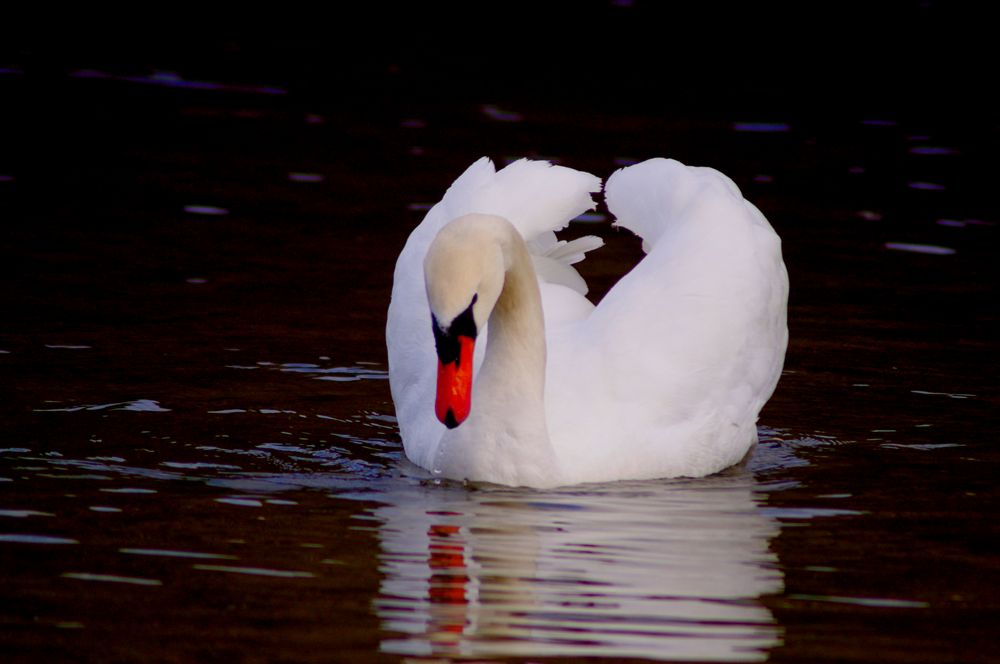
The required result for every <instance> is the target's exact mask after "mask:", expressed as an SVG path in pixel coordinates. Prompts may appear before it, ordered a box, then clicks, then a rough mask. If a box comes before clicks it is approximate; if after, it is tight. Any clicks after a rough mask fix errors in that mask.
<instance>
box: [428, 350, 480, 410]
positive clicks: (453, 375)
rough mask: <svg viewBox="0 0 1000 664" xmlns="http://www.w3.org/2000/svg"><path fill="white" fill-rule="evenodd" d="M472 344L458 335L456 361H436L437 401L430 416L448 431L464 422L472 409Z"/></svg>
mask: <svg viewBox="0 0 1000 664" xmlns="http://www.w3.org/2000/svg"><path fill="white" fill-rule="evenodd" d="M475 349H476V340H475V339H474V338H472V337H468V336H465V335H462V334H460V335H458V357H457V358H456V359H455V361H454V362H448V363H447V364H445V363H443V362H441V361H440V360H438V380H437V400H436V401H435V403H434V413H435V414H436V415H437V418H438V419H439V420H441V423H442V424H444V425H445V426H446V427H448V428H449V429H454V428H455V427H457V426H458V425H459V424H461V423H462V422H464V421H465V418H467V417H468V416H469V410H470V409H471V408H472V359H473V354H474V351H475Z"/></svg>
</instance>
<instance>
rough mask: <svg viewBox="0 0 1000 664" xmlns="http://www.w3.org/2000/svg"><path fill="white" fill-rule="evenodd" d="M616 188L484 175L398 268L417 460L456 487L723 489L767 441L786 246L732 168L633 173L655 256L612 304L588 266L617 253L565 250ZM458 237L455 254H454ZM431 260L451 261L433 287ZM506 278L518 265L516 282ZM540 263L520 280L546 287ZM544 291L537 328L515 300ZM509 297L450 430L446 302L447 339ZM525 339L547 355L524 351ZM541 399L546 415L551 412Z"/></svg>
mask: <svg viewBox="0 0 1000 664" xmlns="http://www.w3.org/2000/svg"><path fill="white" fill-rule="evenodd" d="M599 189H600V181H599V180H598V179H597V178H596V177H594V176H592V175H589V174H586V173H581V172H579V171H574V170H572V169H568V168H564V167H559V166H551V165H549V164H548V163H546V162H539V161H528V160H521V161H518V162H515V163H513V164H511V165H509V166H507V167H506V168H504V169H502V170H500V171H495V169H494V167H493V164H492V163H491V162H490V161H489V160H488V159H485V158H484V159H480V160H479V161H477V162H476V163H474V164H473V165H472V166H470V167H469V168H468V169H467V170H466V171H465V173H463V174H462V175H461V176H460V177H459V178H458V179H457V180H456V181H455V182H454V183H453V184H452V186H451V187H450V188H449V189H448V191H447V192H446V194H445V196H444V198H443V199H442V200H441V202H440V203H438V204H437V205H435V206H434V208H432V209H431V210H430V212H428V214H427V216H426V218H425V219H424V221H423V222H422V223H421V224H420V225H419V226H418V227H417V228H416V229H415V230H414V231H413V233H412V234H411V236H410V238H409V240H408V241H407V243H406V246H405V247H404V249H403V251H402V253H401V254H400V256H399V259H398V261H397V263H396V269H395V273H394V282H393V291H392V301H391V303H390V306H389V315H388V324H387V327H386V339H387V345H388V351H389V378H390V385H391V389H392V397H393V401H394V402H395V404H396V414H397V418H398V420H399V426H400V433H401V435H402V438H403V444H404V448H405V450H406V455H407V456H408V457H409V458H410V459H411V460H412V461H413V462H414V463H416V464H418V465H420V466H423V467H424V468H427V469H429V470H431V471H434V472H437V473H439V474H440V475H443V476H445V477H451V478H454V479H469V480H477V481H490V482H498V483H502V484H510V485H527V486H536V487H544V486H555V485H561V484H571V483H578V482H595V481H611V480H620V479H648V478H657V477H679V476H702V475H707V474H710V473H713V472H717V471H719V470H722V469H724V468H726V467H728V466H730V465H733V464H735V463H737V462H739V461H740V460H741V459H742V458H743V457H744V456H746V454H747V453H748V451H750V449H751V448H752V446H753V445H754V444H755V442H756V440H757V435H756V420H757V415H758V413H759V412H760V409H761V408H762V407H763V405H764V403H765V402H766V401H767V399H768V398H769V397H770V395H771V393H772V392H773V390H774V387H775V385H776V383H777V381H778V378H779V376H780V373H781V367H782V364H783V361H784V354H785V346H786V343H787V328H786V323H785V318H786V308H787V298H788V278H787V275H786V272H785V267H784V264H783V262H782V259H781V242H780V239H779V238H778V236H777V235H776V234H775V233H774V231H773V230H772V229H771V227H770V225H769V224H768V223H767V220H766V219H765V218H764V216H763V215H762V214H761V213H760V212H759V211H758V210H757V208H755V207H754V206H753V205H752V204H751V203H749V202H747V201H745V200H744V199H743V197H742V195H741V194H740V192H739V189H738V188H737V187H736V185H735V184H734V183H733V182H732V181H731V180H730V179H729V178H727V177H726V176H724V175H722V174H721V173H719V172H717V171H714V170H712V169H709V168H693V167H688V166H684V165H683V164H680V163H679V162H677V161H674V160H667V159H652V160H649V161H646V162H643V163H640V164H637V165H635V166H631V167H628V168H625V169H621V170H619V171H618V172H616V173H615V174H614V175H612V176H611V177H610V178H609V179H608V182H607V185H606V187H605V196H606V200H607V204H608V208H609V210H610V211H611V212H612V214H613V215H614V216H615V217H616V218H617V223H618V225H620V226H623V227H625V228H628V229H629V230H631V231H633V232H635V233H636V234H638V235H640V236H641V237H642V238H643V241H644V242H643V244H644V249H645V250H646V251H647V255H646V256H645V257H644V258H643V259H642V260H641V261H640V262H639V263H638V264H637V265H636V266H635V267H634V268H633V269H632V270H631V271H630V272H629V273H628V274H626V275H625V276H624V277H622V278H621V280H620V281H619V282H618V283H617V284H615V286H614V287H613V288H612V289H611V290H610V291H609V292H608V293H607V295H606V296H605V297H604V299H602V300H601V302H600V304H599V305H598V306H597V307H594V306H593V305H592V304H591V303H590V302H589V301H588V300H587V299H586V298H585V297H584V294H585V292H586V285H585V284H584V282H583V279H582V278H581V277H580V276H579V274H577V273H576V271H575V270H574V269H573V268H572V267H570V264H571V263H575V262H577V261H579V260H581V259H582V258H583V254H584V253H585V252H586V251H589V250H591V249H595V248H597V247H599V246H600V245H601V242H600V240H599V239H597V238H581V239H579V240H575V241H573V242H571V243H564V242H559V241H557V240H556V239H555V236H554V234H553V231H555V230H558V229H560V228H562V227H564V226H565V225H566V224H567V223H568V222H569V221H570V220H571V219H572V218H573V217H575V216H577V215H578V214H580V213H581V212H583V211H585V210H588V209H592V208H593V207H594V203H593V201H592V199H591V194H592V193H596V192H597V191H599ZM468 215H473V217H468ZM487 215H488V216H487ZM461 217H465V219H463V220H462V221H460V222H456V223H449V222H452V221H453V220H455V219H458V218H461ZM496 217H500V218H502V219H506V220H508V221H509V222H510V224H509V225H507V224H505V223H504V222H502V220H497V219H496ZM511 225H512V227H513V228H512V229H511V228H510V226H511ZM446 226H447V227H449V230H448V231H446V232H445V233H442V237H447V240H439V241H438V242H436V243H434V240H435V238H436V236H437V235H438V234H439V232H441V230H442V229H443V228H445V227H446ZM513 229H516V232H514V230H513ZM518 234H519V236H520V237H521V238H523V239H524V240H525V241H526V243H527V245H526V246H527V249H528V251H530V252H531V254H532V256H531V260H530V261H526V262H525V261H518V260H517V258H516V256H517V255H519V254H518V251H519V250H513V249H509V247H512V246H513V245H514V244H517V243H519V242H520V240H518V239H515V238H513V237H508V235H515V236H516V235H518ZM432 243H434V245H435V246H434V247H433V248H432ZM463 243H465V244H463ZM466 244H467V245H468V246H467V247H466ZM429 251H430V252H431V254H432V257H431V258H430V259H428V252H429ZM498 251H500V254H497V253H496V252H498ZM495 255H502V256H503V259H502V260H500V261H499V262H497V261H494V260H493V257H494V256H495ZM425 259H427V260H428V265H429V266H431V265H432V264H433V267H428V274H429V275H431V276H430V277H429V281H428V282H425V272H424V262H425ZM494 263H497V264H502V266H501V267H500V268H498V269H499V270H500V273H499V274H493V271H494V268H493V267H492V265H493V264H494ZM514 265H518V266H520V267H516V268H513V267H512V266H514ZM525 265H531V266H533V268H534V278H532V279H529V280H518V279H515V278H512V273H511V272H510V270H511V269H517V270H518V272H519V273H525V274H528V275H529V276H530V274H531V268H528V267H524V266H525ZM452 267H453V268H454V269H453V270H452V269H451V268H452ZM503 270H508V271H507V272H506V273H503V272H502V271H503ZM536 279H537V283H538V290H539V292H540V295H541V299H540V303H541V316H538V318H539V320H538V321H537V324H536V323H535V322H532V317H533V314H532V310H533V308H532V305H531V304H530V302H531V301H532V298H533V297H534V298H536V299H537V296H532V295H531V292H530V291H531V289H530V288H524V287H523V285H522V286H515V285H514V284H524V283H526V282H531V283H534V282H535V280H536ZM494 280H498V281H497V283H498V284H499V285H498V287H497V288H498V289H499V290H501V291H503V292H502V293H501V296H500V297H501V300H502V301H503V302H505V303H507V304H505V305H504V306H501V307H497V308H496V309H495V310H494V309H493V306H494V304H495V302H496V295H493V296H492V300H493V301H490V302H477V303H476V305H475V307H474V311H473V313H474V314H475V315H476V323H477V324H478V327H479V336H478V339H477V342H476V361H475V376H476V378H475V382H474V384H473V387H472V405H471V414H470V415H469V419H468V420H467V421H465V422H463V423H461V424H460V425H459V426H458V427H457V428H454V429H447V428H446V427H445V425H443V424H441V422H439V421H438V419H437V418H436V417H435V408H434V404H435V382H436V371H435V369H436V366H437V358H436V357H435V340H434V336H433V334H432V331H431V309H430V305H429V301H428V297H429V296H430V298H431V301H433V302H435V303H437V306H438V308H439V309H440V310H439V311H435V312H434V313H435V316H436V318H437V320H438V322H439V323H440V324H442V325H445V326H446V325H447V324H448V323H450V321H451V320H452V319H453V318H454V317H455V316H456V315H458V314H459V313H460V311H459V309H460V307H461V306H463V305H456V306H455V307H451V306H450V305H449V304H445V303H451V302H455V303H464V304H469V302H474V301H475V300H473V299H472V296H473V295H478V294H480V291H481V294H483V295H484V297H489V293H490V292H491V291H490V286H489V285H490V284H492V283H493V281H494ZM477 289H480V290H477ZM515 291H517V292H515ZM522 291H523V292H522ZM521 301H524V302H525V305H524V306H523V307H522V306H520V304H518V306H508V305H509V304H510V303H512V302H517V303H520V302H521ZM469 308H470V309H473V307H472V306H471V305H470V306H469ZM535 308H536V309H537V305H535ZM501 310H503V312H502V313H501ZM501 315H502V316H506V317H507V318H506V319H504V320H500V319H499V318H497V317H498V316H501ZM542 316H544V325H542V321H541V317H542ZM487 319H488V320H489V321H490V323H489V324H487V322H486V321H487ZM491 325H492V326H496V325H500V326H501V327H497V328H496V332H499V331H500V330H501V328H503V329H507V330H511V332H509V333H505V337H506V338H505V341H504V342H503V343H501V342H500V341H499V337H498V340H497V343H496V344H495V346H496V348H495V349H493V351H492V352H491V357H489V358H487V360H486V361H487V366H485V367H484V366H482V365H483V362H484V357H485V353H484V349H485V348H486V347H488V346H489V339H488V336H489V335H488V334H487V332H488V328H489V327H490V326H491ZM522 330H527V331H528V332H524V333H523V334H525V335H530V336H536V337H539V338H538V339H534V340H532V339H517V338H515V337H516V335H517V334H521V332H520V331H522ZM542 339H544V344H542V343H541V341H542ZM522 342H523V343H522ZM528 346H531V347H535V346H540V348H541V354H540V355H539V354H538V353H537V352H534V351H532V350H530V349H525V348H526V347H528ZM533 358H534V359H533ZM489 363H492V364H493V365H494V366H493V368H492V369H491V367H490V366H489ZM536 384H537V385H538V387H537V390H536V391H540V390H541V389H544V397H543V398H532V396H531V393H532V390H533V389H535V388H532V387H531V386H532V385H536ZM521 385H523V386H524V389H523V390H521V389H520V386H521ZM542 385H544V388H542V387H541V386H542Z"/></svg>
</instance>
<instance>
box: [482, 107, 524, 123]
mask: <svg viewBox="0 0 1000 664" xmlns="http://www.w3.org/2000/svg"><path fill="white" fill-rule="evenodd" d="M479 110H480V112H482V114H483V115H485V116H486V117H488V118H489V119H490V120H494V121H496V122H521V121H522V120H524V116H523V115H521V114H520V113H518V112H517V111H511V110H507V109H503V108H500V107H499V106H497V105H495V104H483V105H482V106H480V107H479Z"/></svg>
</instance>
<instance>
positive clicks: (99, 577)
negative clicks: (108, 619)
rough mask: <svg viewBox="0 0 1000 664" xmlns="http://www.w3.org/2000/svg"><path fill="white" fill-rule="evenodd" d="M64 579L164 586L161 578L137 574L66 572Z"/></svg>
mask: <svg viewBox="0 0 1000 664" xmlns="http://www.w3.org/2000/svg"><path fill="white" fill-rule="evenodd" d="M62 577H63V578H64V579H78V580H80V581H101V582H105V583H127V584H130V585H133V586H162V585H163V582H162V581H160V580H159V579H143V578H139V577H135V576H118V575H116V574H92V573H90V572H64V573H63V575H62Z"/></svg>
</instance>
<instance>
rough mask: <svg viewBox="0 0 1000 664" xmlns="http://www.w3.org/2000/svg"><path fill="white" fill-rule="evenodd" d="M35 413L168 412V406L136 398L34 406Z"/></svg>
mask: <svg viewBox="0 0 1000 664" xmlns="http://www.w3.org/2000/svg"><path fill="white" fill-rule="evenodd" d="M33 410H34V411H35V412H37V413H75V412H78V411H82V410H86V411H97V410H127V411H133V412H138V413H168V412H170V409H169V408H163V407H162V406H160V404H159V402H157V401H154V400H152V399H136V400H134V401H116V402H114V403H102V404H83V405H78V406H66V407H63V408H34V409H33Z"/></svg>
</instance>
